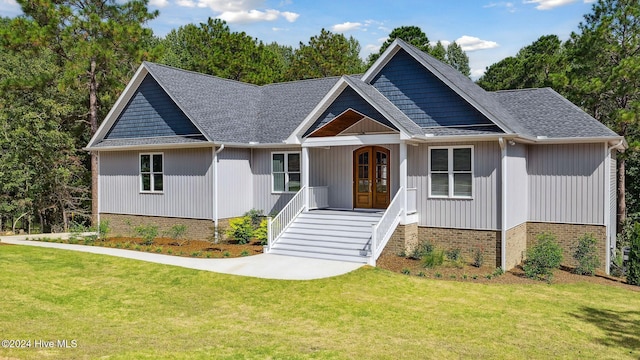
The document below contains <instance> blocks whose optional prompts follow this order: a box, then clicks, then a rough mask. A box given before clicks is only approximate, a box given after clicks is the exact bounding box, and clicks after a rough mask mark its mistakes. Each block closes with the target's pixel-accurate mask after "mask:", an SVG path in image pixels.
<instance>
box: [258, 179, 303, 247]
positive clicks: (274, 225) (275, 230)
mask: <svg viewBox="0 0 640 360" xmlns="http://www.w3.org/2000/svg"><path fill="white" fill-rule="evenodd" d="M305 192H306V188H305V187H303V188H302V189H300V190H299V191H298V192H297V193H296V194H295V195H294V196H293V198H291V200H289V202H288V203H287V205H285V206H284V208H282V210H281V211H280V212H279V213H278V215H276V216H275V217H273V218H271V217H269V218H268V219H267V220H268V221H267V234H268V236H267V249H266V252H268V251H269V250H271V247H272V246H273V244H274V243H275V241H276V240H277V239H278V237H280V235H282V233H283V232H284V231H285V230H286V229H287V227H289V225H290V224H291V222H292V221H293V219H295V218H296V216H298V214H300V213H301V212H302V211H303V210H304V208H305V196H304V195H305Z"/></svg>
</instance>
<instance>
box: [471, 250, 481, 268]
mask: <svg viewBox="0 0 640 360" xmlns="http://www.w3.org/2000/svg"><path fill="white" fill-rule="evenodd" d="M471 264H472V265H473V266H475V267H477V268H479V267H482V265H483V264H484V253H483V252H482V249H481V248H477V249H475V250H474V251H473V263H471Z"/></svg>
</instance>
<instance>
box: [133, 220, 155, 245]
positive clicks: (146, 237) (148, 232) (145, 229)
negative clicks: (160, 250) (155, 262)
mask: <svg viewBox="0 0 640 360" xmlns="http://www.w3.org/2000/svg"><path fill="white" fill-rule="evenodd" d="M135 231H136V234H137V235H138V236H140V237H141V238H142V245H147V246H149V245H153V242H154V241H155V239H156V237H157V236H158V227H157V226H156V225H140V226H137V227H136V228H135Z"/></svg>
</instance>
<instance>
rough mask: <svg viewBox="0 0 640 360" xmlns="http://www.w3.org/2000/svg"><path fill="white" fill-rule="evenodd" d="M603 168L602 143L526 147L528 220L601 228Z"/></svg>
mask: <svg viewBox="0 0 640 360" xmlns="http://www.w3.org/2000/svg"><path fill="white" fill-rule="evenodd" d="M605 164H606V161H605V154H604V151H602V143H594V144H559V145H531V146H529V149H528V163H527V172H528V174H529V220H530V221H536V222H553V223H571V224H593V225H604V223H605V222H604V212H605V196H610V194H606V192H607V189H606V186H605V181H606V180H605V179H606V178H605V177H606V176H610V174H609V173H608V171H607V169H606V168H605Z"/></svg>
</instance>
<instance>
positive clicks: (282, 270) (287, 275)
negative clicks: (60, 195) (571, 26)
mask: <svg viewBox="0 0 640 360" xmlns="http://www.w3.org/2000/svg"><path fill="white" fill-rule="evenodd" d="M69 235H70V234H68V233H62V234H40V235H14V236H0V242H3V243H6V244H13V245H28V246H38V247H45V248H53V249H64V250H74V251H82V252H88V253H93V254H101V255H110V256H117V257H123V258H127V259H135V260H142V261H148V262H153V263H157V264H165V265H173V266H181V267H185V268H189V269H196V270H205V271H213V272H217V273H222V274H231V275H241V276H251V277H257V278H263V279H280V280H313V279H323V278H327V277H332V276H338V275H343V274H346V273H348V272H351V271H353V270H356V269H358V268H360V267H362V266H363V265H364V264H357V263H351V262H344V261H333V260H321V259H310V258H299V257H293V256H283V255H273V254H259V255H253V256H246V257H239V258H230V259H199V258H198V259H196V258H188V257H181V256H171V255H162V254H152V253H148V252H142V251H135V250H124V249H114V248H105V247H101V246H86V245H73V244H60V243H50V242H44V241H32V240H27V239H34V238H43V237H47V238H56V239H57V238H63V239H64V238H68V237H69ZM0 249H2V248H0Z"/></svg>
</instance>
